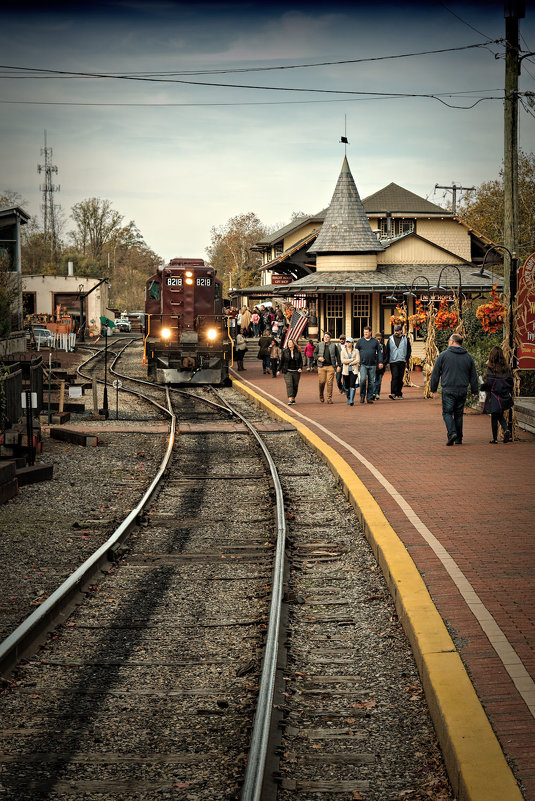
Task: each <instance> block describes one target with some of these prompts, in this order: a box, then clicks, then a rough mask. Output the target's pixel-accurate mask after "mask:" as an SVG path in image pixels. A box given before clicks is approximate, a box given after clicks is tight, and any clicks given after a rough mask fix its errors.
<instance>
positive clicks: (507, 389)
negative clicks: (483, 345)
mask: <svg viewBox="0 0 535 801" xmlns="http://www.w3.org/2000/svg"><path fill="white" fill-rule="evenodd" d="M481 390H482V391H485V392H486V393H487V394H486V396H485V402H484V403H483V414H490V426H491V431H492V439H491V440H490V444H491V445H496V443H497V442H498V423H499V424H500V425H501V427H502V429H503V441H504V442H509V441H510V439H511V436H512V432H511V429H510V428H509V426H508V425H507V420H506V419H505V415H504V412H505V411H506V410H507V409H510V408H511V407H512V406H513V405H514V403H513V376H512V374H511V370H510V369H509V365H508V364H507V362H506V361H505V356H504V355H503V351H502V349H501V348H498V347H496V348H492V350H491V352H490V353H489V358H488V361H487V375H486V376H485V381H484V382H483V383H482V384H481Z"/></svg>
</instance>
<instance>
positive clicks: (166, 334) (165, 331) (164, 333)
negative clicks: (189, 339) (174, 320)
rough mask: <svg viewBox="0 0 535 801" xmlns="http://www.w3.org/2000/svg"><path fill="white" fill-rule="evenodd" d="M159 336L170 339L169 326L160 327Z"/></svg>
mask: <svg viewBox="0 0 535 801" xmlns="http://www.w3.org/2000/svg"><path fill="white" fill-rule="evenodd" d="M160 336H161V338H162V339H170V338H171V330H170V329H169V328H162V330H161V331H160Z"/></svg>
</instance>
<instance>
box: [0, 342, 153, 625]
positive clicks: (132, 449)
mask: <svg viewBox="0 0 535 801" xmlns="http://www.w3.org/2000/svg"><path fill="white" fill-rule="evenodd" d="M87 355H88V352H86V351H80V352H79V353H76V354H66V356H67V357H68V359H65V361H68V362H69V368H70V365H71V364H72V363H73V362H74V363H75V364H76V362H78V363H80V362H82V361H84V360H85V359H86V358H87ZM74 357H77V358H76V359H75V358H74ZM126 362H127V363H126V365H125V369H126V368H129V369H132V370H133V369H135V370H136V371H137V372H138V373H139V374H140V375H143V373H142V370H141V368H140V366H139V363H140V356H139V346H137V351H136V352H134V353H133V354H132V355H128V357H127V358H126ZM99 393H100V402H102V387H100V388H99ZM113 394H115V393H114V392H113ZM160 395H163V393H162V392H160V394H159V395H158V397H159V396H160ZM113 402H114V399H113ZM89 405H90V404H89ZM113 409H115V407H113ZM120 416H121V418H122V419H128V420H147V419H154V421H155V422H159V423H162V422H164V417H163V416H162V414H161V413H157V412H155V411H153V410H152V409H151V407H150V406H149V404H148V403H147V402H145V401H139V400H137V399H135V398H134V397H133V396H132V395H130V394H127V393H121V396H120ZM88 418H89V415H88V414H87V413H86V414H84V415H72V416H71V422H76V423H79V422H81V421H83V420H88V422H89V419H88ZM68 425H69V424H67V426H68ZM91 425H95V423H94V422H91ZM114 426H115V421H114V420H108V421H101V422H99V423H98V428H99V431H100V430H102V434H99V438H98V439H99V442H98V447H96V448H95V447H81V446H79V445H73V444H70V443H67V442H61V441H60V440H55V439H51V438H50V436H49V433H48V427H46V426H45V428H44V430H43V452H42V454H40V455H39V456H38V461H39V462H41V463H43V464H53V465H54V473H53V479H52V480H51V481H43V482H40V483H38V484H30V485H28V486H25V487H21V488H20V489H19V493H18V495H16V496H15V497H14V498H12V499H11V500H10V501H8V502H7V503H5V504H3V505H2V506H1V507H0V564H1V565H2V568H1V571H0V638H2V639H4V638H5V637H6V636H7V635H8V634H10V633H11V631H13V629H14V628H15V627H16V626H17V625H18V624H19V623H21V622H22V620H24V618H26V617H27V616H28V615H29V614H30V613H31V612H32V611H33V609H34V608H35V607H36V606H38V605H39V604H40V603H42V601H44V600H45V599H46V598H47V596H48V595H49V594H50V593H51V592H52V591H53V590H55V589H56V588H57V587H58V586H59V584H61V582H62V581H63V580H64V579H65V578H67V576H69V575H70V574H71V573H72V572H73V570H75V569H76V568H77V567H78V566H79V565H80V564H82V562H83V561H84V560H85V559H86V558H87V557H88V556H90V555H91V554H92V553H93V552H94V551H95V550H96V549H97V548H98V546H99V545H101V544H102V543H103V542H105V541H106V539H107V538H108V536H109V535H110V534H111V533H112V532H113V531H114V529H115V528H116V526H117V524H118V523H119V522H120V521H121V520H122V519H123V518H124V516H125V514H126V513H127V512H128V511H129V510H130V509H132V508H133V507H134V506H135V505H136V503H137V502H138V501H139V499H140V497H141V496H142V494H143V491H144V490H145V489H146V488H147V487H148V486H149V484H150V481H151V479H152V477H153V476H154V474H155V472H156V470H157V468H158V467H159V465H160V462H161V459H162V457H163V454H164V453H165V447H166V435H165V434H162V433H154V434H147V433H137V434H136V433H117V432H114V431H111V429H112V428H113V427H114ZM106 429H110V430H109V431H106Z"/></svg>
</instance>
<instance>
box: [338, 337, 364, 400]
mask: <svg viewBox="0 0 535 801" xmlns="http://www.w3.org/2000/svg"><path fill="white" fill-rule="evenodd" d="M340 357H341V361H342V381H343V382H344V390H345V393H346V395H347V405H348V406H354V405H355V392H356V391H357V387H358V385H359V367H360V353H359V351H358V350H357V348H355V341H354V340H353V339H352V338H351V337H348V338H347V339H346V344H345V345H344V347H343V348H342V350H341V354H340Z"/></svg>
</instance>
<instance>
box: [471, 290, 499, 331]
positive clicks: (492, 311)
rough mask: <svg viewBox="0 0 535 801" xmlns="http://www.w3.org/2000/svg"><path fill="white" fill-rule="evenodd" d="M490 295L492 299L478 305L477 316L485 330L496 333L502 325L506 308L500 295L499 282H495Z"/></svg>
mask: <svg viewBox="0 0 535 801" xmlns="http://www.w3.org/2000/svg"><path fill="white" fill-rule="evenodd" d="M490 296H491V298H492V300H490V301H489V302H488V303H484V304H483V305H482V306H478V307H477V310H476V317H477V319H478V320H479V322H480V323H481V327H482V328H483V331H486V332H487V333H488V334H494V333H495V331H498V330H499V329H500V328H501V327H502V325H503V323H504V320H505V315H506V310H505V306H504V305H503V303H502V301H501V300H500V296H499V295H498V284H494V286H493V287H492V289H491V290H490Z"/></svg>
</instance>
